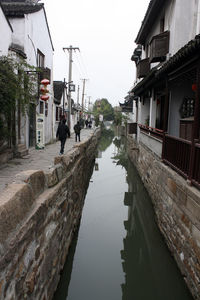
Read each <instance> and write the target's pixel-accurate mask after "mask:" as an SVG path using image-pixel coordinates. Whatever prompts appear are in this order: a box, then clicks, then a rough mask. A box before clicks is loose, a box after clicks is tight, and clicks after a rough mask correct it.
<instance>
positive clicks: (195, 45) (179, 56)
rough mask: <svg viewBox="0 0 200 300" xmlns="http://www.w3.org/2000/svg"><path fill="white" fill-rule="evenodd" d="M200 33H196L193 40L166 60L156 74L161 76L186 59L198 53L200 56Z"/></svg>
mask: <svg viewBox="0 0 200 300" xmlns="http://www.w3.org/2000/svg"><path fill="white" fill-rule="evenodd" d="M199 51H200V34H199V35H196V37H195V39H193V40H191V41H190V42H189V43H187V44H186V45H185V46H183V47H182V48H181V49H180V50H178V52H176V53H175V54H174V55H173V56H172V57H171V58H170V59H169V60H168V61H167V62H165V63H164V64H163V66H162V68H160V69H159V70H158V71H157V73H156V75H157V76H160V75H162V74H163V73H169V72H170V71H173V70H174V69H175V68H176V67H179V66H180V65H182V64H184V63H185V62H186V61H188V60H190V59H192V58H193V57H195V56H196V55H198V56H199V57H200V52H199Z"/></svg>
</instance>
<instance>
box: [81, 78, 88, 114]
mask: <svg viewBox="0 0 200 300" xmlns="http://www.w3.org/2000/svg"><path fill="white" fill-rule="evenodd" d="M81 80H83V91H82V112H83V110H84V96H85V82H86V80H88V79H86V78H84V79H81Z"/></svg>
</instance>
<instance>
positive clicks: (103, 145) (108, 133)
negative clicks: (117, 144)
mask: <svg viewBox="0 0 200 300" xmlns="http://www.w3.org/2000/svg"><path fill="white" fill-rule="evenodd" d="M113 138H114V132H113V130H111V129H105V128H103V129H102V131H101V138H100V142H99V147H98V148H99V150H100V151H102V152H103V151H105V150H106V149H107V148H108V147H109V146H110V145H111V143H112V140H113Z"/></svg>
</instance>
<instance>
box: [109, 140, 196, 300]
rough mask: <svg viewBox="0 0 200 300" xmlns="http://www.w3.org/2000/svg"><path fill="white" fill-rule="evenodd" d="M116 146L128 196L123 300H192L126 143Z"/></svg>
mask: <svg viewBox="0 0 200 300" xmlns="http://www.w3.org/2000/svg"><path fill="white" fill-rule="evenodd" d="M113 143H114V144H115V145H116V146H117V148H118V152H117V154H116V155H115V156H114V157H113V158H114V159H115V163H116V164H117V165H119V164H120V165H122V166H123V167H125V168H126V170H127V182H128V192H125V193H124V205H126V206H127V207H128V219H127V220H125V221H124V228H125V229H126V231H127V233H126V237H125V238H124V239H123V245H124V247H123V249H122V250H121V259H122V266H123V271H124V273H125V283H123V284H122V285H121V288H122V299H123V300H133V299H135V300H146V299H148V300H161V299H162V300H169V299H170V300H186V299H193V298H192V297H191V295H190V293H189V291H188V289H187V287H186V285H185V282H184V281H183V278H182V277H181V274H180V271H179V270H178V268H177V266H176V264H175V262H174V260H173V259H172V257H171V256H170V253H169V251H168V249H167V247H166V245H165V243H164V241H163V238H162V236H161V234H160V232H159V230H158V228H157V226H156V223H155V221H154V212H153V208H152V205H151V202H150V198H149V196H148V194H147V191H146V190H145V189H144V186H143V184H142V182H141V179H140V177H139V176H138V174H137V171H136V170H135V167H134V166H133V165H132V164H131V163H130V161H129V160H128V159H127V155H126V151H125V144H124V142H123V140H120V139H119V138H116V139H115V140H114V141H113Z"/></svg>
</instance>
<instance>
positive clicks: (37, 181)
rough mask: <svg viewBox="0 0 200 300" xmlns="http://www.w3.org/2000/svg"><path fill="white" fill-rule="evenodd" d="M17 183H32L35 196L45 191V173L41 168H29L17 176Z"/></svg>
mask: <svg viewBox="0 0 200 300" xmlns="http://www.w3.org/2000/svg"><path fill="white" fill-rule="evenodd" d="M14 182H15V183H21V182H25V183H28V184H29V185H30V187H31V188H32V190H33V194H34V195H35V196H38V195H40V194H41V193H43V191H44V189H45V175H44V172H43V171H41V170H28V171H23V172H20V173H19V174H17V175H16V177H15V181H14Z"/></svg>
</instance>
